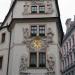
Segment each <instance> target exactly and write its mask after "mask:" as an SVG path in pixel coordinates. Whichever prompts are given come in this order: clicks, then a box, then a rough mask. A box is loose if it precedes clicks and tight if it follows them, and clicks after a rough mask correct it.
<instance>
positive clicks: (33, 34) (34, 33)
mask: <svg viewBox="0 0 75 75" xmlns="http://www.w3.org/2000/svg"><path fill="white" fill-rule="evenodd" d="M36 35H37V26H31V36H36Z"/></svg>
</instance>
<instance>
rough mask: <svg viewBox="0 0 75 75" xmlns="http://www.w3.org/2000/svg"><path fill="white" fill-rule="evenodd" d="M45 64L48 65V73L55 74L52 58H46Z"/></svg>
mask: <svg viewBox="0 0 75 75" xmlns="http://www.w3.org/2000/svg"><path fill="white" fill-rule="evenodd" d="M47 64H48V68H47V70H48V73H49V74H55V61H54V59H53V57H52V56H50V57H48V59H47Z"/></svg>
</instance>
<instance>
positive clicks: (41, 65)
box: [39, 52, 46, 68]
mask: <svg viewBox="0 0 75 75" xmlns="http://www.w3.org/2000/svg"><path fill="white" fill-rule="evenodd" d="M40 54H45V57H43V55H42V60H40V58H41V57H40V56H41V55H40ZM43 58H44V60H43ZM40 61H42V64H41V63H40ZM43 61H45V63H43ZM39 67H41V68H43V67H46V52H39Z"/></svg>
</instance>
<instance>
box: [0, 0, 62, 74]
mask: <svg viewBox="0 0 75 75" xmlns="http://www.w3.org/2000/svg"><path fill="white" fill-rule="evenodd" d="M62 38H63V30H62V26H61V21H60V13H59V7H58V1H57V0H12V3H11V8H10V10H9V12H8V14H7V16H6V17H5V19H4V21H3V23H2V24H1V27H0V75H61V71H60V58H59V50H60V46H61V43H62Z"/></svg>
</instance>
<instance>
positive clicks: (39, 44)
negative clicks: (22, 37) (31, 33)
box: [32, 36, 42, 49]
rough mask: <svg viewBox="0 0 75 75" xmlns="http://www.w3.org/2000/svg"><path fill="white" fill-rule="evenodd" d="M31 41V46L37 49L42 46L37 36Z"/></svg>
mask: <svg viewBox="0 0 75 75" xmlns="http://www.w3.org/2000/svg"><path fill="white" fill-rule="evenodd" d="M32 43H33V47H34V48H37V49H38V48H41V47H42V40H41V39H40V37H39V36H37V37H35V38H34V39H33V41H32Z"/></svg>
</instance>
